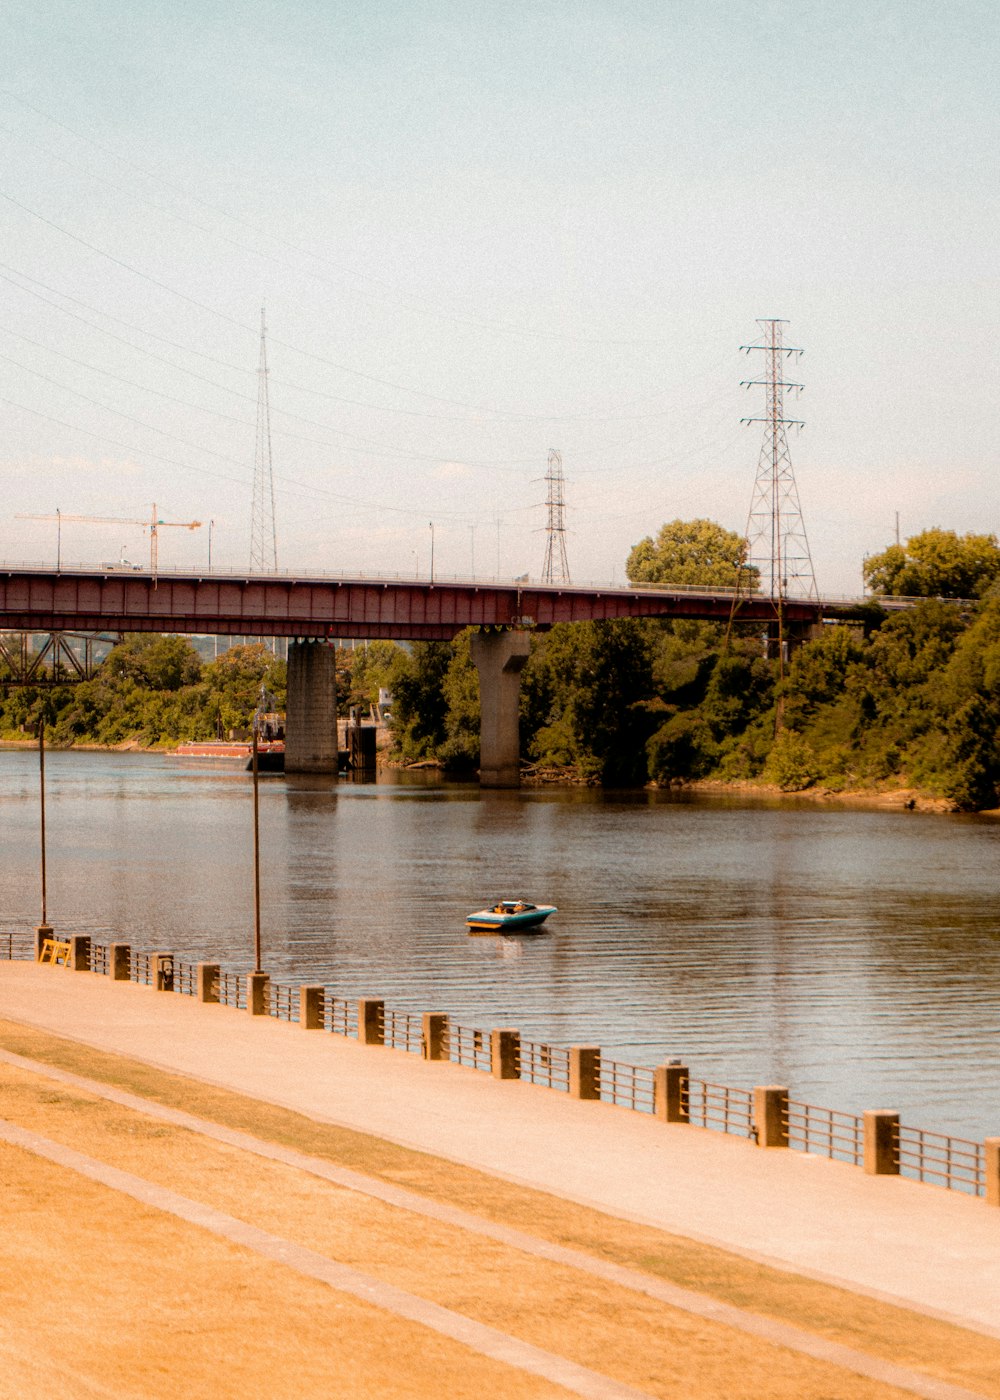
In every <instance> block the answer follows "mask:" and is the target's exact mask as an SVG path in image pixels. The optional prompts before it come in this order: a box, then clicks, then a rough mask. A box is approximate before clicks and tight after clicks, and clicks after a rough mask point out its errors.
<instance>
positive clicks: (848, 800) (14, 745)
mask: <svg viewBox="0 0 1000 1400" xmlns="http://www.w3.org/2000/svg"><path fill="white" fill-rule="evenodd" d="M179 742H180V741H178V740H171V741H170V742H169V743H164V744H152V745H146V744H141V743H140V742H139V741H138V740H137V739H127V740H124V741H123V742H122V743H120V744H51V745H49V747H50V748H52V749H53V750H54V751H56V752H60V753H72V752H79V753H150V754H164V753H166V754H177V753H178V748H177V744H178V743H179ZM37 746H38V741H37V739H34V738H31V739H0V752H2V751H3V750H5V749H9V750H11V751H17V750H23V749H34V748H37ZM181 756H183V755H181ZM376 766H377V767H378V768H379V769H392V770H394V771H396V772H401V773H411V772H412V773H434V772H437V773H440V774H441V775H442V777H447V776H448V769H447V767H446V765H445V764H444V763H442V762H441V761H440V760H438V759H435V758H428V759H420V760H417V761H416V762H407V761H401V760H398V759H390V758H387V757H386V755H385V751H384V750H382V749H380V750H379V751H378V753H377V762H376ZM461 776H468V775H467V774H465V773H463V774H462V775H461ZM521 784H522V786H524V787H599V786H600V784H599V783H598V782H597V781H596V780H595V779H593V778H587V777H584V776H583V775H581V773H580V772H579V770H578V769H576V768H575V767H544V768H540V767H528V768H524V769H523V770H522V772H521ZM644 786H645V789H646V790H647V791H651V792H655V791H657V790H663V791H668V792H679V793H688V792H689V793H705V794H708V795H712V794H714V795H719V796H727V795H732V796H743V797H760V798H771V799H778V800H784V801H787V800H794V801H798V800H800V799H802V800H805V801H807V802H819V803H829V804H831V805H842V806H846V807H871V808H880V809H883V810H886V811H892V810H899V811H909V812H957V811H959V810H960V809H959V807H958V806H957V804H956V803H954V802H951V801H949V800H948V799H947V798H944V797H935V796H934V795H932V794H931V793H927V792H923V791H921V789H919V788H913V787H898V788H888V787H883V788H848V789H842V790H841V789H835V788H830V787H824V786H823V785H821V784H816V785H814V786H811V787H807V788H801V789H798V790H796V791H794V792H790V791H788V790H786V789H784V788H780V787H778V786H777V785H776V784H774V783H765V782H762V781H758V780H755V779H738V780H723V779H716V778H700V779H692V780H690V781H683V782H676V783H656V782H651V783H646V784H645V785H644ZM980 815H1000V808H984V809H983V810H982V812H981V813H980Z"/></svg>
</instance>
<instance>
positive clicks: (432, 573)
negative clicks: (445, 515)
mask: <svg viewBox="0 0 1000 1400" xmlns="http://www.w3.org/2000/svg"><path fill="white" fill-rule="evenodd" d="M428 524H429V525H430V527H431V583H433V582H434V521H433V520H431V521H428Z"/></svg>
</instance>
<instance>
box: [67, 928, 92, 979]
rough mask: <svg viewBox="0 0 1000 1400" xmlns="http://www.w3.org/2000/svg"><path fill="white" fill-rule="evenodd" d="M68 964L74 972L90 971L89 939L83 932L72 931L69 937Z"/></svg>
mask: <svg viewBox="0 0 1000 1400" xmlns="http://www.w3.org/2000/svg"><path fill="white" fill-rule="evenodd" d="M70 944H71V947H70V953H69V965H70V967H71V968H72V969H73V971H74V972H89V971H90V939H89V938H88V937H87V935H86V934H85V933H74V935H73V937H72V938H71V939H70Z"/></svg>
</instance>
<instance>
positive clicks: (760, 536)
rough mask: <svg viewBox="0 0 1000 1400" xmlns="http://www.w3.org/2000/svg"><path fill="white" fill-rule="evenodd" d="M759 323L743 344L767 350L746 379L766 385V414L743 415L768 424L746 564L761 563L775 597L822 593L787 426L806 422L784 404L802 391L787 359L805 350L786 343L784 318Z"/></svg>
mask: <svg viewBox="0 0 1000 1400" xmlns="http://www.w3.org/2000/svg"><path fill="white" fill-rule="evenodd" d="M757 324H758V326H760V328H761V332H762V334H761V337H760V339H759V340H757V341H755V342H754V344H753V345H741V346H740V349H741V350H743V351H745V352H746V353H747V354H748V355H749V354H751V353H752V352H753V351H755V350H760V351H763V353H764V355H765V356H766V361H765V368H764V374H763V376H762V378H760V379H744V380H743V381H742V385H743V387H744V388H748V389H749V388H753V387H757V386H761V387H763V389H764V391H765V407H764V414H763V417H760V418H744V419H742V420H741V421H742V422H744V423H763V424H764V440H763V442H762V444H761V449H760V458H759V460H758V463H757V479H756V481H755V482H754V488H753V497H752V498H751V501H750V514H749V516H748V518H747V529H746V542H747V553H746V564H747V566H748V567H752V568H756V569H757V571H758V576H759V587H760V589H761V591H762V592H763V591H765V590H766V591H767V592H768V593H769V594H770V596H771V597H772V598H775V599H778V600H783V599H785V598H788V597H789V596H796V597H805V598H818V597H819V593H818V592H817V589H816V574H815V571H814V569H813V562H812V555H811V554H810V552H809V541H808V540H807V539H806V530H805V525H804V524H803V522H802V507H801V505H800V504H799V493H798V489H797V488H796V485H795V476H794V473H793V472H792V459H791V456H790V454H789V451H788V436H787V433H786V431H785V430H786V429H787V428H801V427H803V426H804V425H803V423H802V422H801V421H800V420H799V419H798V418H786V417H785V407H784V399H785V390H786V389H788V390H790V391H791V392H792V393H794V394H798V393H800V392H801V390H802V385H801V384H795V383H793V382H791V381H789V380H786V379H783V378H782V367H783V364H784V361H785V360H787V359H788V358H789V357H790V356H795V358H796V359H798V357H799V356H800V355H801V354H802V351H801V350H799V349H797V348H796V347H795V346H790V345H785V344H784V343H783V337H782V326H784V325H785V324H786V323H785V322H784V321H779V320H758V322H757Z"/></svg>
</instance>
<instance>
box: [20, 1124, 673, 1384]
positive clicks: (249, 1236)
mask: <svg viewBox="0 0 1000 1400" xmlns="http://www.w3.org/2000/svg"><path fill="white" fill-rule="evenodd" d="M0 1141H3V1142H6V1143H8V1144H9V1145H11V1146H12V1147H19V1148H21V1149H22V1150H24V1151H27V1152H30V1153H32V1154H33V1155H35V1156H37V1157H43V1158H45V1159H46V1160H47V1161H50V1162H53V1163H54V1164H55V1165H57V1166H60V1167H65V1168H66V1169H67V1170H69V1171H73V1172H76V1173H77V1174H78V1175H80V1176H84V1177H87V1178H88V1179H89V1180H91V1181H95V1182H97V1183H98V1184H100V1185H102V1186H107V1187H109V1188H110V1189H111V1190H113V1191H118V1192H119V1193H121V1194H122V1195H125V1196H130V1197H131V1198H132V1199H133V1200H135V1201H138V1202H139V1203H140V1204H142V1205H147V1206H151V1207H152V1208H153V1209H155V1210H159V1211H163V1212H164V1213H165V1214H168V1215H173V1216H175V1217H176V1218H178V1219H180V1220H184V1221H187V1222H188V1223H189V1224H191V1225H195V1226H197V1227H198V1228H200V1229H203V1230H206V1231H208V1232H209V1233H210V1234H213V1235H216V1236H218V1237H220V1238H222V1239H225V1240H228V1241H229V1242H230V1243H231V1244H235V1245H238V1246H241V1247H242V1248H244V1249H248V1250H251V1251H252V1252H253V1253H255V1254H259V1255H261V1256H262V1257H264V1258H266V1259H270V1260H271V1261H272V1262H274V1263H277V1264H283V1265H284V1266H285V1267H286V1268H289V1269H292V1270H294V1272H295V1273H298V1274H302V1275H303V1276H304V1277H306V1278H312V1279H315V1280H317V1281H318V1282H320V1283H325V1284H327V1285H329V1286H330V1287H331V1288H334V1289H336V1290H337V1291H339V1292H341V1293H348V1294H350V1295H351V1296H352V1297H355V1298H358V1299H360V1300H361V1301H362V1302H364V1303H368V1304H370V1305H371V1306H373V1307H376V1308H381V1309H383V1310H384V1311H386V1312H391V1313H393V1314H395V1315H396V1316H397V1317H401V1318H404V1319H406V1320H407V1321H409V1322H415V1323H417V1324H419V1325H420V1326H423V1327H428V1328H430V1329H432V1330H433V1331H435V1332H438V1333H441V1334H442V1335H443V1336H446V1337H449V1338H451V1339H452V1340H453V1341H456V1342H459V1343H460V1344H461V1345H463V1346H466V1347H468V1348H469V1349H470V1350H472V1351H476V1352H478V1353H479V1354H480V1355H482V1356H487V1357H489V1358H490V1359H491V1360H494V1361H500V1362H502V1363H503V1364H504V1365H507V1366H512V1367H514V1368H516V1369H517V1370H520V1371H525V1372H527V1373H528V1374H529V1375H533V1376H538V1377H540V1378H541V1379H542V1380H546V1381H549V1382H551V1383H552V1384H553V1385H560V1386H562V1387H563V1388H564V1389H566V1390H567V1391H569V1392H570V1393H571V1394H573V1395H579V1396H581V1397H582V1400H654V1397H652V1396H651V1395H650V1394H649V1392H648V1391H644V1390H637V1389H635V1388H634V1387H633V1386H629V1385H624V1384H622V1383H621V1382H620V1381H615V1380H613V1379H612V1378H611V1377H610V1376H602V1375H600V1374H598V1372H596V1371H591V1370H589V1369H588V1368H587V1367H585V1366H581V1365H579V1364H578V1363H577V1362H575V1361H570V1360H569V1359H568V1358H566V1357H563V1356H558V1355H557V1354H556V1353H554V1352H549V1351H545V1350H543V1349H542V1348H541V1347H536V1346H534V1345H533V1344H532V1343H531V1342H524V1341H521V1340H520V1338H518V1337H514V1336H511V1335H510V1334H509V1333H507V1332H501V1331H499V1330H498V1329H497V1328H495V1327H489V1326H487V1325H486V1324H485V1323H482V1322H476V1321H475V1320H474V1319H472V1318H468V1317H464V1316H463V1315H462V1314H461V1313H457V1312H453V1311H452V1310H451V1309H450V1308H444V1307H441V1305H440V1304H438V1303H432V1302H430V1301H428V1300H427V1299H425V1298H419V1297H417V1296H416V1295H415V1294H413V1293H407V1292H406V1291H405V1290H404V1289H402V1288H397V1287H396V1286H395V1285H394V1284H391V1283H384V1282H382V1281H381V1280H380V1279H376V1278H373V1277H372V1276H371V1275H370V1274H365V1273H362V1272H361V1271H360V1270H359V1269H355V1268H353V1267H352V1266H351V1265H349V1264H341V1263H338V1262H337V1261H336V1260H333V1259H329V1258H328V1257H327V1256H326V1255H323V1254H318V1253H317V1252H316V1251H315V1250H312V1249H306V1248H305V1247H304V1246H303V1245H299V1244H295V1243H294V1242H293V1241H291V1240H287V1239H284V1238H283V1237H282V1236H281V1235H274V1234H271V1233H270V1232H269V1231H267V1230H261V1229H259V1228H258V1227H257V1226H256V1225H251V1224H249V1223H248V1222H247V1221H244V1220H239V1219H237V1218H236V1217H235V1216H232V1215H227V1214H226V1213H225V1212H224V1211H220V1210H216V1209H215V1207H214V1206H210V1205H206V1204H205V1203H204V1202H202V1201H197V1200H194V1199H192V1198H191V1197H190V1196H182V1195H180V1194H179V1193H178V1192H176V1191H171V1190H170V1189H169V1188H167V1187H165V1186H157V1185H156V1184H155V1183H153V1182H150V1181H146V1180H145V1179H144V1178H143V1177H139V1176H134V1175H133V1174H132V1173H131V1172H124V1171H121V1170H120V1169H119V1168H118V1167H112V1166H109V1165H108V1164H107V1163H106V1162H100V1161H98V1160H97V1159H96V1158H94V1157H88V1156H85V1155H84V1154H83V1153H82V1152H77V1151H75V1149H73V1148H71V1147H64V1146H63V1144H62V1143H58V1142H55V1141H53V1140H52V1139H51V1138H46V1137H43V1136H42V1135H41V1134H39V1133H34V1132H31V1131H30V1130H29V1129H27V1128H21V1127H19V1126H17V1125H16V1124H14V1123H10V1122H9V1121H8V1120H6V1119H3V1118H0Z"/></svg>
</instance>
